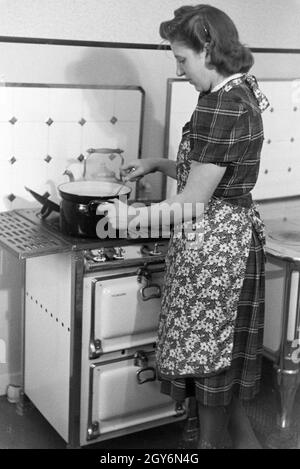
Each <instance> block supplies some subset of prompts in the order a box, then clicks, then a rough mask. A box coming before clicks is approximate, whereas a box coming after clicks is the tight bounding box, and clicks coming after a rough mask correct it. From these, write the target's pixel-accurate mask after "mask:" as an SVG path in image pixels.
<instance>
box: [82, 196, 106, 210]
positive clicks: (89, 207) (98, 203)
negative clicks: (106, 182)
mask: <svg viewBox="0 0 300 469" xmlns="http://www.w3.org/2000/svg"><path fill="white" fill-rule="evenodd" d="M104 202H105V200H97V199H94V200H91V201H90V202H89V203H88V204H87V205H86V207H87V208H88V211H89V213H90V212H91V211H92V210H93V209H94V208H95V205H96V206H98V205H100V204H103V203H104ZM96 209H97V207H96Z"/></svg>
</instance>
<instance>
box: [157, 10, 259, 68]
mask: <svg viewBox="0 0 300 469" xmlns="http://www.w3.org/2000/svg"><path fill="white" fill-rule="evenodd" d="M159 33H160V35H161V37H162V38H163V39H166V40H168V41H170V42H171V43H172V42H173V41H179V42H182V43H184V44H185V45H186V46H187V47H189V48H191V49H193V50H194V51H196V52H201V51H203V49H204V47H205V44H206V47H207V49H208V52H209V53H210V59H211V65H213V66H215V67H216V69H217V71H218V72H219V73H221V74H222V75H224V76H228V75H231V74H233V73H238V72H241V73H246V72H248V71H249V70H250V68H251V67H252V65H253V63H254V59H253V55H252V53H251V51H250V49H249V48H248V47H245V46H244V45H243V44H241V43H240V40H239V34H238V31H237V29H236V27H235V24H234V23H233V21H232V20H231V19H230V18H229V16H228V15H226V13H224V12H223V11H222V10H219V9H218V8H215V7H212V6H210V5H196V6H189V5H187V6H182V7H181V8H178V9H177V10H175V12H174V18H173V19H172V20H170V21H164V22H163V23H161V25H160V29H159Z"/></svg>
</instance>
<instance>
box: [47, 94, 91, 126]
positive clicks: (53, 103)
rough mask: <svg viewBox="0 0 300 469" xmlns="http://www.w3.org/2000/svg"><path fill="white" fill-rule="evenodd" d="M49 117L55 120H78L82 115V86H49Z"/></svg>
mask: <svg viewBox="0 0 300 469" xmlns="http://www.w3.org/2000/svg"><path fill="white" fill-rule="evenodd" d="M49 117H50V118H51V119H53V120H54V121H60V122H78V121H79V120H80V119H81V118H82V117H83V115H82V90H81V89H80V88H49Z"/></svg>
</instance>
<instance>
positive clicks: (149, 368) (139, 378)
mask: <svg viewBox="0 0 300 469" xmlns="http://www.w3.org/2000/svg"><path fill="white" fill-rule="evenodd" d="M149 371H151V373H152V376H150V377H149V378H147V377H145V378H143V377H142V376H141V375H142V373H144V372H149ZM136 379H137V382H138V383H139V384H144V383H148V382H149V381H155V380H156V371H155V368H153V366H146V367H145V368H141V369H140V370H139V371H137V372H136Z"/></svg>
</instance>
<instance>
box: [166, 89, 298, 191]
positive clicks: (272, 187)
mask: <svg viewBox="0 0 300 469" xmlns="http://www.w3.org/2000/svg"><path fill="white" fill-rule="evenodd" d="M259 85H260V89H261V90H262V91H263V92H264V93H265V94H266V96H267V97H268V99H269V101H270V107H269V108H268V109H267V110H266V111H265V112H264V113H263V114H262V117H263V122H264V134H265V141H264V146H263V150H262V155H261V166H260V172H259V178H258V181H257V184H256V186H255V189H254V190H253V196H254V197H255V198H256V199H257V200H258V199H260V200H262V199H269V198H275V197H286V196H293V195H299V194H300V81H299V80H262V81H260V82H259ZM169 93H170V100H169V109H170V113H169V115H170V118H169V122H168V138H167V145H168V157H169V158H171V159H176V154H177V148H178V143H179V140H180V137H181V128H182V126H183V125H184V124H185V122H187V121H188V120H189V118H190V116H191V113H192V112H193V109H194V107H195V103H196V102H197V96H198V93H197V92H196V91H195V89H194V88H193V87H191V86H190V84H189V83H188V82H187V81H185V80H179V81H178V80H175V81H174V80H170V82H169ZM175 190H176V183H174V182H172V181H168V184H167V194H168V195H170V194H172V193H174V191H175Z"/></svg>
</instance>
